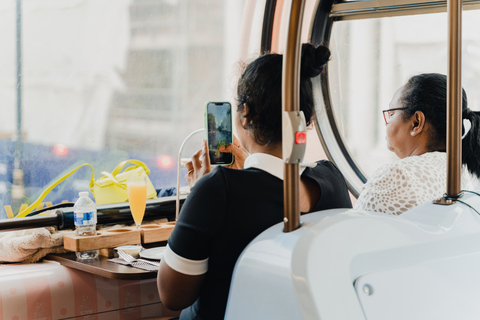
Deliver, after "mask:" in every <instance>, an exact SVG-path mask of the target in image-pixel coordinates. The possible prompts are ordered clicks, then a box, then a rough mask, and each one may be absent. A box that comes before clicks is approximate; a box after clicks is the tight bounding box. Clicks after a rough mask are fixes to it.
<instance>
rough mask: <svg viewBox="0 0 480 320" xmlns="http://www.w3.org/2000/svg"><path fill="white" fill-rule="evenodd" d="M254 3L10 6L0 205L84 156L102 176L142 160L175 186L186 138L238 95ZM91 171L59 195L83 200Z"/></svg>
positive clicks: (106, 1)
mask: <svg viewBox="0 0 480 320" xmlns="http://www.w3.org/2000/svg"><path fill="white" fill-rule="evenodd" d="M244 2H245V0H227V1H223V0H204V1H188V0H115V1H112V0H48V1H47V0H23V1H21V5H22V7H21V10H17V8H16V3H15V1H8V2H6V1H2V2H1V3H0V42H1V43H2V44H7V45H3V46H0V57H1V58H0V105H1V110H2V117H0V148H2V152H1V153H0V208H1V209H0V212H2V211H3V206H4V205H6V204H10V203H12V192H11V190H12V189H14V188H15V189H17V190H18V188H20V189H21V191H20V192H19V193H18V194H19V195H16V196H15V195H14V197H18V198H20V199H18V200H19V201H20V202H27V203H31V202H32V201H33V200H34V199H35V198H36V197H37V196H38V194H39V193H40V192H41V191H42V190H43V189H45V187H46V186H47V185H48V184H50V183H51V182H52V181H54V180H55V179H56V178H58V177H59V176H61V175H62V174H64V173H65V172H66V171H67V170H71V169H72V168H74V167H75V166H76V165H78V164H80V163H85V162H87V163H91V164H92V165H93V166H94V167H95V169H96V176H97V178H98V177H100V176H101V175H100V171H109V172H111V171H112V170H113V168H114V167H115V166H116V164H118V163H119V162H120V161H123V160H126V159H138V160H142V161H144V162H145V163H147V165H148V166H149V168H150V170H151V174H150V178H151V180H152V182H153V183H154V185H155V187H156V188H165V187H171V186H174V185H176V161H177V153H178V150H179V147H180V144H181V142H182V141H183V139H184V138H185V137H186V136H187V135H188V134H189V133H190V132H192V131H193V130H195V129H198V128H202V127H203V126H204V119H203V112H204V103H205V102H206V101H208V100H216V99H218V100H227V101H231V100H232V98H231V97H232V90H231V89H232V88H233V85H232V83H234V80H233V79H235V76H236V71H237V70H236V68H237V64H236V61H237V60H238V56H237V52H238V50H237V49H238V46H239V44H238V38H239V34H240V26H241V18H242V14H243V5H244ZM19 21H20V27H21V31H20V32H19V33H17V31H18V27H17V23H18V22H19ZM17 43H20V44H21V52H20V53H19V52H18V51H17V49H16V44H17ZM17 64H20V68H21V69H20V70H21V71H20V73H21V75H22V79H21V83H20V84H19V85H17V77H16V74H18V72H17V70H18V69H17ZM19 90H20V91H19ZM19 92H20V93H19ZM19 94H20V96H21V99H22V100H21V103H18V99H17V96H18V95H19ZM19 110H20V113H21V120H20V122H19V121H18V117H17V114H18V112H19ZM16 132H22V144H21V146H22V148H21V152H19V150H18V149H19V148H18V144H17V143H16ZM200 139H201V137H198V140H199V141H200ZM198 145H199V143H198ZM192 151H193V150H186V153H191V152H192ZM187 156H188V154H187ZM16 163H17V164H16ZM17 165H18V166H19V167H20V168H17ZM16 169H21V171H22V174H18V172H19V171H18V170H16ZM15 170H16V171H15ZM14 171H15V172H17V175H16V176H17V178H18V179H17V180H18V181H16V182H15V183H18V184H19V185H16V186H13V183H14V174H13V173H14ZM90 175H91V172H87V170H83V169H82V172H79V173H76V174H75V175H74V176H72V178H70V179H69V180H71V181H69V180H67V181H66V182H64V183H63V184H65V186H61V187H57V188H55V189H54V191H53V192H52V193H51V197H50V198H53V199H49V201H53V202H54V203H55V202H57V201H61V200H65V199H66V200H70V201H72V200H74V199H75V198H76V197H77V194H78V191H82V190H87V189H88V182H89V179H90ZM182 184H183V183H182ZM13 200H14V199H13ZM14 209H15V208H14ZM2 214H3V213H0V218H1V217H2Z"/></svg>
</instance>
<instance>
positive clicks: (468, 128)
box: [462, 109, 472, 140]
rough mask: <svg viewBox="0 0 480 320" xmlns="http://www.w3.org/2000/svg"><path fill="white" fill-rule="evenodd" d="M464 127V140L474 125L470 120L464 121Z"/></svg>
mask: <svg viewBox="0 0 480 320" xmlns="http://www.w3.org/2000/svg"><path fill="white" fill-rule="evenodd" d="M469 110H470V109H469ZM463 127H464V128H465V132H464V133H463V135H462V140H463V138H465V137H466V136H467V133H468V132H469V131H470V128H471V127H472V123H471V122H470V120H469V119H463Z"/></svg>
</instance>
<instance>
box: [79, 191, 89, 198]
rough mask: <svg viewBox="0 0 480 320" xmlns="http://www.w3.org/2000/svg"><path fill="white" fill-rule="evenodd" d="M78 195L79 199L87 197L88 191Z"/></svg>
mask: <svg viewBox="0 0 480 320" xmlns="http://www.w3.org/2000/svg"><path fill="white" fill-rule="evenodd" d="M78 195H79V196H80V197H88V191H82V192H79V193H78Z"/></svg>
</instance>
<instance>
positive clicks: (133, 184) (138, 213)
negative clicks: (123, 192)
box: [127, 177, 147, 229]
mask: <svg viewBox="0 0 480 320" xmlns="http://www.w3.org/2000/svg"><path fill="white" fill-rule="evenodd" d="M127 192H128V202H129V203H130V211H131V212H132V216H133V220H134V221H135V224H136V225H137V228H138V229H140V226H141V225H142V220H143V215H144V214H145V207H146V205H147V177H128V178H127Z"/></svg>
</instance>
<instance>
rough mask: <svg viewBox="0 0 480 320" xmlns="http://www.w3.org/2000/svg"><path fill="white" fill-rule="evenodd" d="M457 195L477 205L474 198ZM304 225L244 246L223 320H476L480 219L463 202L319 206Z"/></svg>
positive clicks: (479, 291)
mask: <svg viewBox="0 0 480 320" xmlns="http://www.w3.org/2000/svg"><path fill="white" fill-rule="evenodd" d="M462 201H465V202H467V203H468V204H470V205H471V206H472V207H474V208H476V209H477V210H478V211H480V197H478V196H475V195H472V194H466V195H465V196H464V197H463V198H462ZM302 223H303V226H302V227H301V228H300V229H298V230H295V231H294V232H291V233H283V232H282V228H283V224H277V225H275V226H273V227H271V228H269V229H268V230H266V231H265V232H263V233H262V234H261V235H259V236H258V237H257V238H256V239H255V240H254V241H252V243H251V244H250V245H249V246H248V247H247V248H246V249H245V251H244V252H243V254H242V255H241V256H240V258H239V260H238V261H237V265H236V268H235V272H234V277H233V280H232V286H231V289H230V295H229V302H228V305H227V313H226V319H322V320H329V319H332V320H333V319H349V320H355V319H369V320H375V319H389V320H391V319H409V320H410V319H422V320H423V319H436V320H438V319H478V317H479V315H480V303H479V301H480V282H479V281H477V280H480V279H479V278H480V216H479V215H478V214H477V213H476V212H475V211H474V210H472V209H470V208H469V207H468V206H466V205H465V204H461V203H456V204H454V205H451V206H442V205H435V204H431V203H427V204H424V205H421V206H418V207H415V208H414V209H412V210H410V211H408V212H406V213H404V214H403V215H401V216H388V215H384V214H380V213H371V212H362V211H355V210H347V209H336V210H327V211H322V212H317V213H312V214H308V215H304V216H302Z"/></svg>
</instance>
